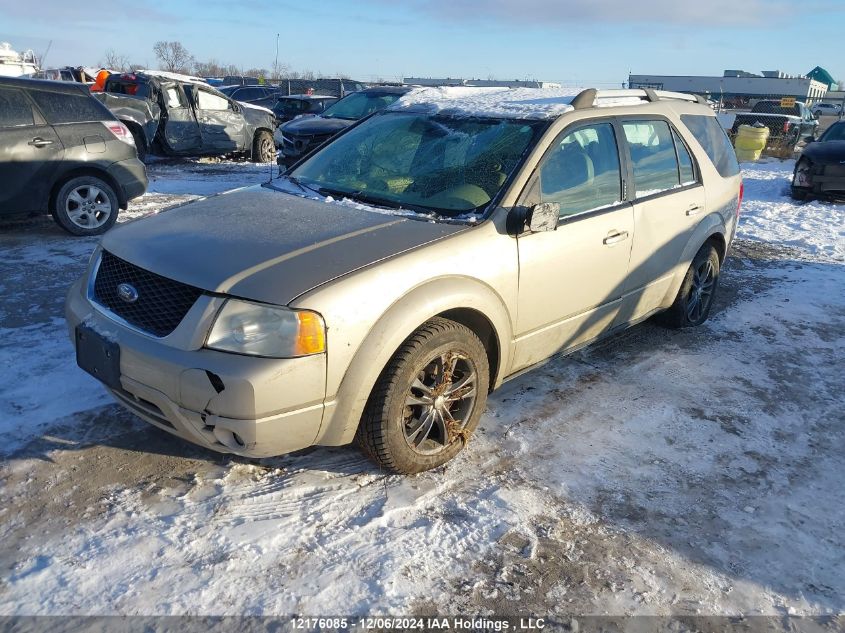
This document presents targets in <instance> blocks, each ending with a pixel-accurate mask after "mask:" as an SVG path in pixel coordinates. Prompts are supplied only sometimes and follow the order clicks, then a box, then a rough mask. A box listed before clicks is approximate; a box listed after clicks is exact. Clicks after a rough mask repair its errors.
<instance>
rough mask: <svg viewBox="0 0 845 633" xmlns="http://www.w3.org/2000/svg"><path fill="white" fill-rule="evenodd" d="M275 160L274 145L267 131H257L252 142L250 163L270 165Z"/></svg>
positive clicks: (271, 136)
mask: <svg viewBox="0 0 845 633" xmlns="http://www.w3.org/2000/svg"><path fill="white" fill-rule="evenodd" d="M275 159H276V144H275V142H274V141H273V135H272V134H270V132H268V131H267V130H259V131H258V132H256V133H255V138H254V139H253V141H252V162H253V163H272V162H274V161H275Z"/></svg>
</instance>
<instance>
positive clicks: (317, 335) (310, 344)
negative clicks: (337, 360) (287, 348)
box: [294, 311, 326, 356]
mask: <svg viewBox="0 0 845 633" xmlns="http://www.w3.org/2000/svg"><path fill="white" fill-rule="evenodd" d="M295 314H296V319H297V321H298V323H299V328H298V331H297V334H296V343H295V346H294V351H295V353H296V355H297V356H307V355H308V354H319V353H321V352H325V351H326V326H325V325H324V324H323V319H322V318H321V317H320V315H319V314H317V313H316V312H304V311H303V312H295Z"/></svg>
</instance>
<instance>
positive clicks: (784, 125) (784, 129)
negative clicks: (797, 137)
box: [783, 121, 789, 132]
mask: <svg viewBox="0 0 845 633" xmlns="http://www.w3.org/2000/svg"><path fill="white" fill-rule="evenodd" d="M783 131H784V132H789V121H786V122H784V124H783Z"/></svg>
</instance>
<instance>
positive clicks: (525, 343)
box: [66, 90, 742, 473]
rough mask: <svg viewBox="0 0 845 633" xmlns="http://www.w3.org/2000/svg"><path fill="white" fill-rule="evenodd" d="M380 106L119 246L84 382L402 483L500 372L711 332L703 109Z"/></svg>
mask: <svg viewBox="0 0 845 633" xmlns="http://www.w3.org/2000/svg"><path fill="white" fill-rule="evenodd" d="M375 94H378V93H375V92H373V93H366V94H365V93H357V94H355V95H352V97H355V100H354V101H352V102H347V104H346V105H345V106H344V107H345V108H349V109H348V110H346V109H343V110H341V112H342V113H344V115H345V116H344V117H337V118H338V119H340V120H342V121H345V122H346V123H345V127H344V129H342V130H340V131H339V132H338V133H337V134H336V135H335V137H334V138H333V140H332V141H331V142H328V143H325V144H323V145H320V146H318V147H316V148H314V149H312V150H311V151H310V153H309V154H307V155H306V156H304V157H302V158H301V159H300V160H298V161H297V162H296V163H295V164H294V165H293V166H292V167H291V168H290V169H289V170H288V171H287V172H286V173H285V174H283V175H280V176H279V177H277V178H276V179H274V180H272V181H271V182H268V183H264V184H263V185H259V186H255V187H251V188H247V189H241V190H238V191H236V192H233V193H231V194H229V195H227V196H221V197H214V198H209V199H206V200H203V201H199V202H195V203H191V204H189V205H187V206H185V207H183V208H181V209H180V210H179V212H178V213H166V214H160V215H157V216H153V217H148V218H144V219H141V220H139V221H136V222H131V223H126V224H124V225H122V226H120V227H118V228H116V229H115V230H113V231H110V232H109V233H108V234H107V235H106V236H105V237H104V238H103V240H102V241H101V243H100V245H99V246H98V247H97V249H96V251H95V253H94V255H93V257H92V259H91V262H90V264H89V267H88V269H87V271H86V272H85V274H84V276H83V277H82V278H81V279H79V281H77V283H75V284H74V285H73V287H72V288H71V290H70V292H69V294H68V298H67V303H66V316H67V322H68V325H69V333H70V336H71V338H72V340H73V342H74V345H75V348H76V358H77V362H78V364H79V365H80V367H82V368H83V369H84V370H86V371H88V372H89V373H91V375H93V376H94V377H95V378H97V379H98V380H100V381H101V382H102V383H104V385H105V386H106V388H107V389H108V390H109V392H110V393H111V394H112V395H113V396H114V398H115V399H116V400H117V402H119V403H120V404H122V405H123V406H124V407H126V408H127V409H129V410H130V411H132V412H134V413H135V414H136V415H138V416H139V417H141V418H142V419H144V420H146V421H147V422H149V423H151V424H152V425H154V426H156V427H158V428H160V429H162V430H164V431H167V432H169V433H171V434H174V435H176V436H178V437H181V438H183V439H185V440H188V441H191V442H195V443H197V444H200V445H202V446H204V447H207V448H209V449H212V450H215V451H220V452H224V453H235V454H239V455H244V456H248V457H264V456H270V455H278V454H281V453H285V452H289V451H294V450H298V449H302V448H305V447H308V446H312V445H324V446H335V445H343V444H347V443H349V442H352V441H353V440H357V441H358V443H359V444H360V445H361V446H362V447H363V449H364V451H365V452H366V454H367V455H369V456H370V457H371V458H372V459H373V460H375V461H376V462H377V463H378V464H379V465H380V466H382V467H383V468H385V469H388V470H392V471H396V472H400V473H415V472H420V471H423V470H427V469H431V468H435V467H438V466H441V465H443V464H445V463H446V462H448V461H449V460H450V459H452V458H453V457H455V456H456V455H457V454H458V453H459V452H460V451H461V450H462V449H463V448H464V447H465V446H466V445H467V443H468V442H469V441H470V440H471V438H472V434H473V431H474V430H475V428H476V426H477V424H478V422H479V418H480V416H481V415H482V412H483V411H484V408H485V402H486V398H487V395H488V393H489V392H490V391H492V390H493V389H495V388H497V387H498V386H500V385H501V384H502V383H503V382H504V381H505V380H507V379H508V378H509V377H512V376H515V375H517V374H518V373H521V372H522V371H524V370H527V369H529V368H530V367H532V366H533V365H535V364H537V363H540V362H542V361H544V360H545V359H547V358H548V357H550V356H552V355H555V354H559V353H568V352H571V351H573V350H576V349H579V348H581V347H582V346H584V345H586V344H588V343H590V342H592V341H595V340H598V339H601V338H603V337H606V336H608V335H609V334H611V333H614V332H618V331H620V330H621V329H624V328H627V327H629V326H631V325H633V324H636V323H638V322H640V321H642V320H644V319H646V318H648V317H650V316H652V315H656V314H660V315H661V318H662V322H663V323H664V324H666V325H667V326H670V327H686V326H696V325H700V324H701V323H703V322H704V321H705V320H706V319H707V317H708V314H709V313H710V310H711V306H712V305H713V298H714V296H715V293H716V291H717V288H718V282H719V271H720V267H721V265H722V262H723V261H724V259H725V256H726V254H727V252H728V249H729V247H730V244H731V241H732V239H733V237H734V235H735V232H736V227H737V220H738V217H739V208H740V204H741V200H742V184H741V177H740V172H739V165H738V164H737V161H736V157H735V155H734V151H733V147H732V146H731V144H730V141H729V139H728V138H727V135H726V134H725V132H724V130H723V129H722V128H721V126H720V125H719V123H718V122H717V120H716V117H715V114H714V112H713V111H712V109H711V108H709V107H708V106H707V105H706V104H705V103H704V102H703V100H697V99H695V98H693V97H689V96H687V95H678V94H676V93H661V92H654V91H648V92H646V91H624V92H622V91H607V92H597V91H595V90H587V91H584V92H583V93H581V94H580V95H578V96H577V97H575V98H574V99H573V98H572V97H571V96H569V97H567V96H564V95H562V94H560V93H554V92H544V93H539V92H535V91H529V92H524V91H515V92H509V91H500V92H487V93H484V94H483V95H482V94H481V93H479V94H478V95H472V96H467V95H466V94H465V92H464V91H456V92H454V93H449V92H448V91H447V92H445V93H443V92H439V91H432V92H430V93H425V94H421V95H417V96H416V97H415V99H414V103H413V104H411V103H397V100H398V99H399V98H401V96H402V93H401V92H397V91H382V93H381V96H380V97H378V98H376V97H374V96H373V95H375ZM352 97H348V99H352ZM417 97H419V98H417ZM376 99H378V101H376ZM606 99H607V100H606ZM385 100H388V101H389V100H392V101H393V104H392V105H389V106H387V107H383V105H384V103H383V102H384V101H385ZM344 101H346V100H341V101H338V102H337V103H336V104H335V105H334V106H332V107H331V108H329V111H331V110H333V109H335V108H337V109H340V107H341V105H342V104H343V103H344ZM352 106H354V108H353V107H352ZM600 106H603V107H600ZM371 108H372V109H371ZM329 111H327V112H329ZM334 112H335V113H337V112H338V110H336V109H335V110H334ZM315 118H316V117H315ZM332 118H333V117H332V116H327V117H321V119H322V120H325V121H329V122H331V121H332ZM355 118H357V119H358V120H357V121H354V119H355ZM309 120H310V119H300V120H298V121H309ZM294 123H297V121H294ZM289 125H290V124H289ZM344 199H348V200H349V201H352V202H354V203H356V204H347V203H346V202H345V201H344ZM585 271H589V275H588V277H589V280H588V281H587V282H585Z"/></svg>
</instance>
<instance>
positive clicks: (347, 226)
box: [102, 186, 469, 305]
mask: <svg viewBox="0 0 845 633" xmlns="http://www.w3.org/2000/svg"><path fill="white" fill-rule="evenodd" d="M468 228H469V227H467V226H464V225H456V224H443V223H432V222H421V221H419V220H412V219H407V218H403V217H401V216H394V215H389V214H385V213H379V212H375V211H368V210H365V209H359V208H355V207H352V206H346V205H340V204H336V203H328V202H323V201H320V200H311V199H306V198H300V197H298V196H295V195H291V194H286V193H282V192H279V191H275V190H272V189H268V188H265V187H261V186H256V187H250V188H247V189H239V190H237V191H233V192H231V193H226V194H221V195H218V196H214V197H212V198H208V199H206V200H202V201H199V202H193V203H190V204H187V205H185V206H182V207H178V208H176V209H172V210H171V211H166V212H164V213H161V214H159V215H157V216H152V217H148V218H144V219H141V220H136V221H134V222H127V223H126V224H123V225H121V226H119V227H116V228H114V229H112V230H111V231H109V232H108V233H106V235H105V236H104V237H103V239H102V246H103V248H104V249H105V250H107V251H109V252H110V253H113V254H114V255H116V256H118V257H120V258H121V259H124V260H126V261H128V262H131V263H132V264H135V265H136V266H139V267H141V268H144V269H145V270H149V271H151V272H154V273H157V274H159V275H162V276H164V277H168V278H170V279H175V280H177V281H181V282H182V283H186V284H190V285H192V286H195V287H198V288H202V289H204V290H207V291H210V292H216V293H221V294H228V295H232V296H236V297H242V298H245V299H253V300H255V301H261V302H265V303H273V304H277V305H285V304H288V303H290V302H291V301H293V299H295V298H296V297H297V296H299V295H301V294H302V293H304V292H307V291H308V290H311V289H312V288H314V287H316V286H319V285H321V284H323V283H325V282H327V281H331V280H332V279H335V278H337V277H340V276H342V275H345V274H347V273H349V272H352V271H354V270H356V269H358V268H361V267H363V266H367V265H368V264H371V263H373V262H376V261H378V260H380V259H384V258H386V257H390V256H391V255H395V254H397V253H400V252H402V251H405V250H408V249H410V248H414V247H415V246H420V245H422V244H426V243H428V242H431V241H433V240H437V239H440V238H442V237H445V236H447V235H451V234H454V233H458V232H460V231H464V230H467V229H468Z"/></svg>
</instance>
